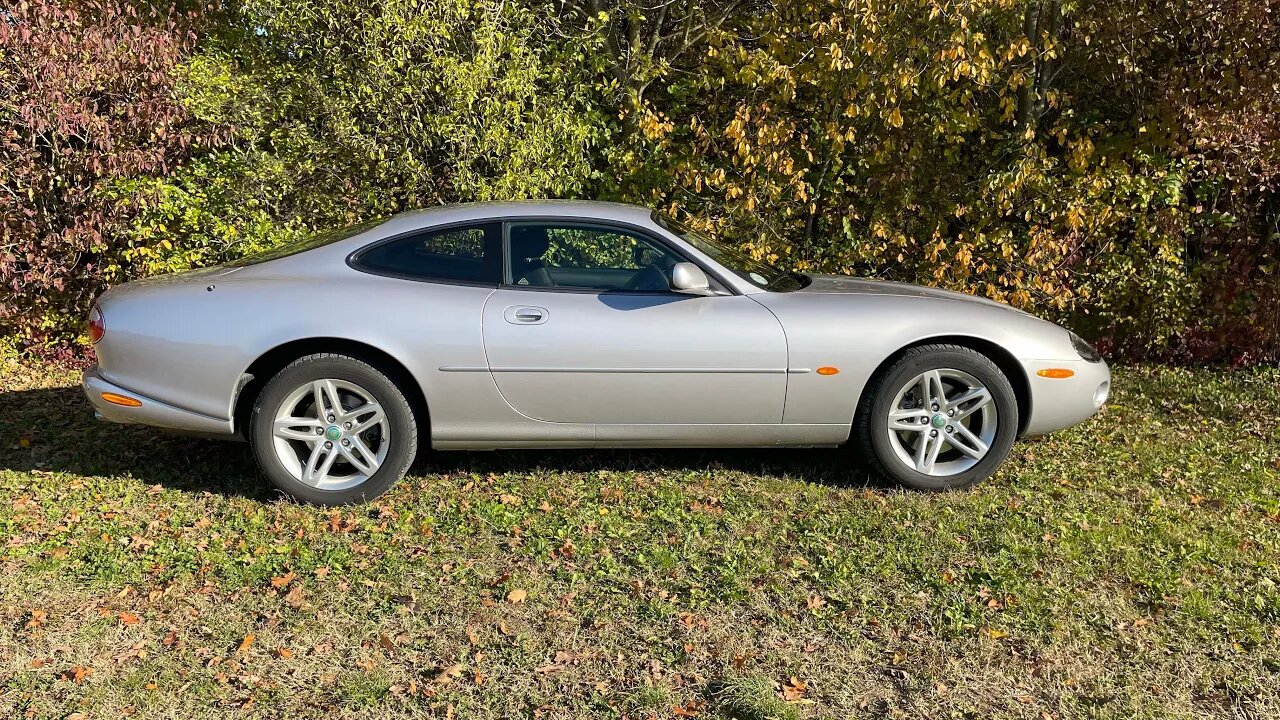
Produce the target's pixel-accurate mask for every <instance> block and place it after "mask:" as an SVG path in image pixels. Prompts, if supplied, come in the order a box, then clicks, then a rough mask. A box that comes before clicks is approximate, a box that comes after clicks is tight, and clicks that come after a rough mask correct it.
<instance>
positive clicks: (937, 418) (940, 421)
mask: <svg viewBox="0 0 1280 720" xmlns="http://www.w3.org/2000/svg"><path fill="white" fill-rule="evenodd" d="M946 424H947V419H946V418H945V417H943V416H941V415H934V416H933V426H934V427H936V428H940V427H942V426H943V425H946Z"/></svg>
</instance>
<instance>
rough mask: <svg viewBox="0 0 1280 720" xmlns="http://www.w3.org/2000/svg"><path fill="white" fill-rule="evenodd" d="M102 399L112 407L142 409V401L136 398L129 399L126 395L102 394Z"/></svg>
mask: <svg viewBox="0 0 1280 720" xmlns="http://www.w3.org/2000/svg"><path fill="white" fill-rule="evenodd" d="M102 399H103V400H106V401H107V402H109V403H111V404H112V405H123V406H125V407H142V401H141V400H139V399H137V398H131V397H129V396H128V395H117V394H115V393H102Z"/></svg>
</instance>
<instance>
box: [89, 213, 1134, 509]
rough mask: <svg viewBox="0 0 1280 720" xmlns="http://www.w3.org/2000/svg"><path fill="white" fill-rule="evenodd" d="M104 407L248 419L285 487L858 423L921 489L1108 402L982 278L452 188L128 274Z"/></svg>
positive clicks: (879, 468) (302, 495)
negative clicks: (788, 253)
mask: <svg viewBox="0 0 1280 720" xmlns="http://www.w3.org/2000/svg"><path fill="white" fill-rule="evenodd" d="M89 327H90V338H91V340H93V342H94V343H95V345H96V350H97V357H98V364H97V365H96V366H94V367H92V368H90V369H89V370H88V371H86V372H85V375H84V390H85V392H86V393H87V395H88V397H89V400H90V402H91V403H92V404H93V406H94V407H95V409H96V411H97V413H98V415H99V416H100V417H102V418H103V419H105V420H110V421H115V422H122V423H142V424H146V425H154V426H159V427H164V428H169V429H174V430H179V431H185V432H189V433H197V434H203V435H214V436H225V437H243V438H247V439H248V441H249V442H250V443H251V445H252V448H253V452H254V454H255V455H256V457H257V459H258V462H259V463H260V465H261V467H262V470H263V472H264V473H265V474H266V476H267V477H268V478H270V480H271V482H272V483H274V484H275V486H276V487H278V488H279V489H281V490H283V491H284V492H286V493H288V494H290V495H292V496H294V497H296V498H299V499H302V500H305V501H310V502H314V503H321V504H338V503H350V502H360V501H364V500H368V499H371V498H374V497H376V496H378V495H379V494H381V493H383V492H384V491H386V489H387V488H388V487H390V486H391V485H392V484H393V483H395V482H396V481H397V480H399V479H400V478H401V477H403V476H404V474H405V473H406V472H407V470H408V468H409V465H410V463H411V462H412V461H413V459H414V456H415V455H416V454H417V452H418V449H419V448H420V447H430V448H433V449H436V450H452V449H497V448H604V447H609V448H619V447H649V448H652V447H763V446H794V447H813V446H839V445H845V444H849V445H852V446H853V447H854V449H855V450H856V451H857V454H858V455H859V456H860V457H862V458H864V459H865V461H866V463H867V464H868V465H869V466H870V467H871V469H872V470H874V471H876V472H878V473H879V474H881V475H883V476H885V477H887V478H891V479H893V480H896V481H898V482H902V483H905V484H907V485H910V486H914V487H917V488H923V489H929V490H942V489H947V488H956V487H962V486H966V485H969V484H972V483H974V482H977V481H979V480H981V479H983V478H986V477H988V476H989V475H991V474H992V473H993V472H994V471H995V469H996V467H997V466H998V465H999V464H1000V463H1001V462H1002V461H1003V460H1004V458H1005V457H1006V455H1007V454H1008V452H1009V448H1010V446H1011V445H1012V444H1013V442H1014V439H1015V438H1016V437H1019V436H1022V435H1034V434H1039V433H1047V432H1051V431H1053V430H1058V429H1060V428H1065V427H1067V426H1069V425H1072V424H1075V423H1078V422H1080V421H1082V420H1084V419H1086V418H1088V417H1089V416H1091V415H1092V414H1093V413H1094V412H1095V411H1097V409H1098V408H1099V407H1101V406H1102V404H1103V403H1104V402H1105V401H1106V399H1107V393H1108V390H1109V387H1110V373H1109V371H1108V369H1107V366H1106V364H1105V363H1104V362H1103V361H1102V358H1100V357H1099V356H1098V354H1097V353H1096V352H1095V351H1094V349H1093V347H1092V346H1090V345H1089V344H1088V343H1086V342H1085V341H1083V340H1081V339H1080V338H1079V337H1077V336H1076V335H1074V334H1072V333H1070V332H1068V331H1067V330H1065V329H1063V328H1061V327H1058V326H1057V325H1054V324H1052V323H1049V322H1046V321H1044V320H1040V319H1037V318H1035V317H1033V316H1031V315H1028V314H1026V313H1023V312H1020V311H1018V310H1015V309H1013V308H1011V307H1008V306H1006V305H1002V304H999V303H996V302H993V301H990V300H986V299H983V298H978V297H973V296H969V295H963V294H960V293H955V292H948V291H945V290H936V289H931V288H926V287H918V286H914V285H904V284H899V283H892V282H881V281H874V280H862V279H856V278H853V277H844V276H827V275H806V274H800V273H795V272H788V271H786V270H782V269H779V268H776V267H773V266H771V265H770V264H768V263H766V262H764V261H762V260H759V259H756V258H753V257H751V256H749V255H747V254H744V253H741V252H739V251H737V250H735V249H733V248H731V247H728V246H726V245H722V244H719V243H717V242H713V241H712V240H709V239H707V238H706V237H703V236H702V235H700V234H699V233H697V232H694V231H691V230H689V229H687V228H685V227H682V226H681V225H680V224H678V223H676V222H673V221H671V220H667V219H665V218H663V217H661V216H659V215H656V214H654V213H651V212H650V211H649V210H647V209H643V208H638V207H632V206H627V205H614V204H606V203H592V202H529V203H502V204H476V205H459V206H451V207H439V208H435V209H431V210H424V211H420V212H412V213H406V214H402V215H398V216H395V217H392V218H383V219H379V220H375V221H371V222H367V223H364V224H361V225H356V226H353V227H348V228H345V229H342V230H339V231H336V232H330V233H326V234H321V235H317V236H314V237H312V238H310V239H308V240H306V241H303V242H301V243H298V244H296V245H292V246H287V247H283V248H281V249H279V250H276V251H272V252H269V253H266V254H263V255H260V256H257V257H251V258H248V259H246V260H244V261H242V262H238V263H232V264H230V265H225V266H220V267H214V268H209V269H206V270H198V271H193V272H187V273H181V274H177V275H169V276H162V277H155V278H151V279H145V280H139V281H136V282H131V283H127V284H124V285H121V286H119V287H116V288H113V289H111V290H110V291H108V292H106V293H105V294H103V295H102V297H101V298H100V299H99V300H98V302H97V305H96V306H95V307H94V308H93V310H92V313H91V316H90V319H89Z"/></svg>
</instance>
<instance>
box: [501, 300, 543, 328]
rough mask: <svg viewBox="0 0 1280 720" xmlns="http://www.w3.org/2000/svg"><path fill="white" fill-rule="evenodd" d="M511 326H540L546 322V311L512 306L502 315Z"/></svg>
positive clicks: (524, 306)
mask: <svg viewBox="0 0 1280 720" xmlns="http://www.w3.org/2000/svg"><path fill="white" fill-rule="evenodd" d="M502 315H503V317H504V318H505V319H506V321H507V322H509V323H511V324H512V325H541V324H542V323H544V322H546V321H547V315H548V313H547V309H546V308H540V307H535V306H533V305H512V306H511V307H509V308H507V309H506V312H504V313H502Z"/></svg>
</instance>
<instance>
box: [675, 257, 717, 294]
mask: <svg viewBox="0 0 1280 720" xmlns="http://www.w3.org/2000/svg"><path fill="white" fill-rule="evenodd" d="M671 289H672V290H675V291H676V292H678V293H684V294H686V295H714V294H715V292H714V291H712V289H711V282H710V281H709V280H707V274H706V273H704V272H702V268H700V267H698V266H697V265H694V264H693V263H691V262H682V263H676V264H675V265H674V266H673V267H672V268H671Z"/></svg>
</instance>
